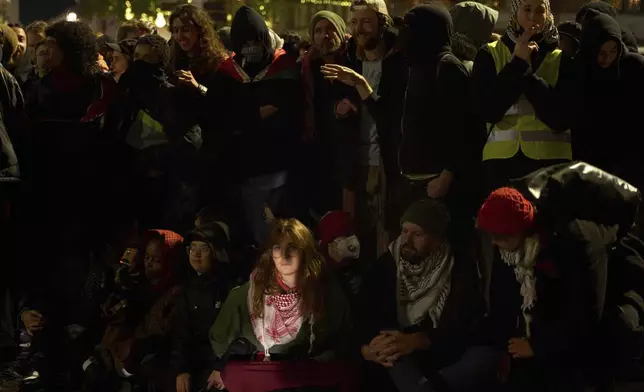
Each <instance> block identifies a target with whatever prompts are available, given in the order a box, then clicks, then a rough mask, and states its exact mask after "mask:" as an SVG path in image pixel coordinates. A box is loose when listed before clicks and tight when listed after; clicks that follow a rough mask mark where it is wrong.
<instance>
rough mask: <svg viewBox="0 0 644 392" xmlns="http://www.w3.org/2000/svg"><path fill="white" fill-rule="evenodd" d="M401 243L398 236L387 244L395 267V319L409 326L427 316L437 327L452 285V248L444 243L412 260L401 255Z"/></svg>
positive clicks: (404, 325)
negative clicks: (422, 258) (421, 256)
mask: <svg viewBox="0 0 644 392" xmlns="http://www.w3.org/2000/svg"><path fill="white" fill-rule="evenodd" d="M401 246H402V240H401V237H398V239H397V240H396V241H395V242H394V243H392V244H391V246H390V251H391V253H392V255H393V256H394V259H395V260H396V264H397V267H398V268H397V269H398V279H397V285H398V290H397V291H398V293H397V295H398V322H399V323H400V324H401V326H403V327H409V326H413V325H417V324H419V323H421V322H422V321H424V320H425V319H426V318H427V316H429V317H430V319H431V320H432V322H433V325H434V328H436V327H437V326H438V322H439V320H440V317H441V314H442V312H443V308H444V307H445V303H446V302H447V297H448V296H449V293H450V288H451V282H452V279H451V275H452V274H451V272H452V267H453V266H454V256H453V255H452V251H451V248H450V246H449V244H447V243H445V244H443V245H441V247H440V248H439V249H437V250H436V251H434V252H432V253H431V254H430V255H428V256H427V257H426V258H425V260H423V261H422V262H420V263H418V264H412V263H410V262H408V261H407V260H404V259H403V258H402V257H401V254H400V247H401Z"/></svg>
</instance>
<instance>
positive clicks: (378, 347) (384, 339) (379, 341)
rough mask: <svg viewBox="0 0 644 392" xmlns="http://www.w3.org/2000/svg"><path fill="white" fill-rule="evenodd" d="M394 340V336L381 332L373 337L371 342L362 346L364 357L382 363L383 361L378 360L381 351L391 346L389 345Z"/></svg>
mask: <svg viewBox="0 0 644 392" xmlns="http://www.w3.org/2000/svg"><path fill="white" fill-rule="evenodd" d="M393 341H394V338H393V337H391V336H387V335H384V334H380V335H378V336H376V337H375V338H373V339H372V340H371V342H369V344H366V345H364V346H362V348H361V350H360V351H361V353H362V357H363V358H364V359H365V360H367V361H371V362H375V363H377V364H380V365H382V364H383V363H381V361H379V360H378V358H379V357H380V352H381V351H382V350H384V349H385V348H387V347H389V345H390V344H391V343H392V342H393Z"/></svg>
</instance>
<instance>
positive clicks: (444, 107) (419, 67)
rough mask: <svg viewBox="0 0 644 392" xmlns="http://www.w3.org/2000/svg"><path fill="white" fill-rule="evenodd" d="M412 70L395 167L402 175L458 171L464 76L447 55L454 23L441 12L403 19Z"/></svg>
mask: <svg viewBox="0 0 644 392" xmlns="http://www.w3.org/2000/svg"><path fill="white" fill-rule="evenodd" d="M405 22H406V23H407V27H408V29H407V31H406V32H404V33H403V35H404V39H403V46H404V52H405V55H406V57H407V59H408V61H409V64H410V71H409V79H408V82H407V93H406V98H405V102H404V115H403V119H402V134H403V139H402V143H401V146H400V153H399V157H398V158H399V163H400V169H401V171H402V173H403V174H407V175H409V174H412V175H414V174H416V175H417V174H421V175H427V174H440V173H441V172H442V171H443V170H449V171H451V172H455V171H459V169H461V168H462V165H463V163H464V160H463V159H464V157H465V156H466V148H467V147H466V146H467V144H466V143H465V134H466V129H465V128H466V119H467V115H466V113H467V108H468V107H469V105H468V97H469V94H468V93H469V81H468V72H467V70H466V69H465V67H464V66H463V64H461V62H460V61H459V60H458V58H456V56H454V55H453V54H452V52H451V47H450V46H451V35H452V17H451V16H450V14H449V12H448V11H447V10H446V9H445V8H444V7H442V6H440V5H439V6H435V5H419V6H417V7H414V8H413V9H412V10H411V11H409V12H408V13H407V15H405Z"/></svg>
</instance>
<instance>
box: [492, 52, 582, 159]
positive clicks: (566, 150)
mask: <svg viewBox="0 0 644 392" xmlns="http://www.w3.org/2000/svg"><path fill="white" fill-rule="evenodd" d="M488 49H489V51H490V54H491V55H492V58H493V59H494V64H495V66H496V72H497V74H498V73H499V72H501V70H502V69H503V67H505V65H506V64H508V63H509V62H510V60H511V59H512V53H510V50H509V49H508V47H507V46H506V45H505V44H504V43H503V42H501V41H500V40H499V41H496V42H492V43H489V44H488ZM561 56H562V52H561V50H559V49H556V50H554V51H552V52H550V53H548V54H547V55H546V57H545V58H544V59H543V62H542V63H541V65H540V66H539V69H538V70H537V72H535V74H536V75H537V76H539V77H540V78H542V79H543V80H545V81H546V83H548V85H550V86H554V85H555V84H557V80H558V79H559V64H560V63H561ZM487 128H488V129H489V130H490V131H489V134H488V138H487V142H486V143H485V147H484V148H483V160H484V161H487V160H489V159H508V158H512V157H513V156H515V155H516V154H517V153H518V152H519V149H521V151H522V152H523V154H524V155H525V156H527V157H528V158H530V159H568V160H570V159H572V146H571V144H570V130H568V131H565V132H561V133H555V132H554V131H553V130H552V129H550V127H548V126H547V125H546V124H544V123H543V122H542V121H541V120H539V119H538V118H537V116H536V115H535V112H534V108H533V107H532V105H531V104H530V102H528V100H527V99H526V98H525V97H524V96H523V95H522V96H521V98H519V101H518V102H517V103H515V104H514V105H512V107H510V109H508V111H507V112H506V113H505V116H503V119H502V120H501V121H500V122H499V123H498V124H488V127H487Z"/></svg>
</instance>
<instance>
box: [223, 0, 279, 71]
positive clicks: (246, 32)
mask: <svg viewBox="0 0 644 392" xmlns="http://www.w3.org/2000/svg"><path fill="white" fill-rule="evenodd" d="M230 40H231V41H232V44H233V52H235V61H237V63H238V64H239V65H240V66H241V67H242V68H243V69H244V71H246V73H247V74H248V75H249V76H251V77H252V76H255V75H256V74H257V73H259V72H260V71H261V70H262V69H264V68H266V66H268V64H270V62H271V61H272V60H273V52H274V51H273V47H272V45H271V36H270V33H269V30H268V27H267V26H266V22H265V21H264V19H262V17H261V16H260V15H259V14H258V13H257V12H256V11H255V10H254V9H252V8H250V7H247V6H245V5H243V6H241V7H240V8H239V9H238V10H237V12H236V13H235V17H234V18H233V22H232V25H231V28H230ZM250 41H257V42H259V43H260V44H261V45H262V47H263V48H264V56H263V58H262V60H261V61H259V62H257V63H247V62H245V61H244V57H243V55H242V48H243V47H244V46H245V45H246V44H247V43H248V42H250Z"/></svg>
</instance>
